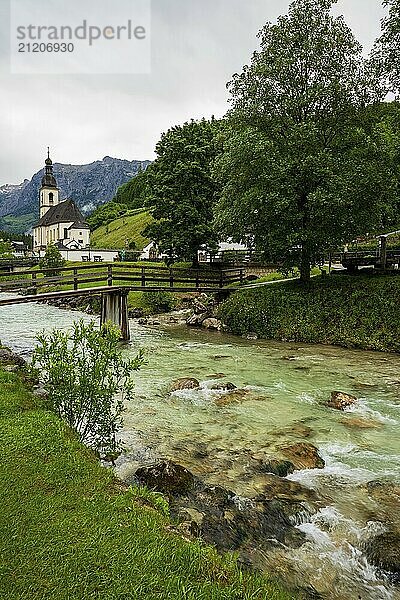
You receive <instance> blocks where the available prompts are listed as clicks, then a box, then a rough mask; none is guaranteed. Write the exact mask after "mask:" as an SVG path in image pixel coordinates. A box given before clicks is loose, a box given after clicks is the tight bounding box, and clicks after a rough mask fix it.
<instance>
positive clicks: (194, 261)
mask: <svg viewBox="0 0 400 600" xmlns="http://www.w3.org/2000/svg"><path fill="white" fill-rule="evenodd" d="M199 266H200V264H199V256H198V254H197V252H196V254H195V255H194V256H193V259H192V269H198V268H199Z"/></svg>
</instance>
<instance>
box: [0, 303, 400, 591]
mask: <svg viewBox="0 0 400 600" xmlns="http://www.w3.org/2000/svg"><path fill="white" fill-rule="evenodd" d="M77 318H83V319H85V320H90V317H89V316H87V315H83V314H81V313H77V312H70V311H64V310H60V309H57V308H55V307H51V306H47V305H39V304H27V305H17V306H9V307H7V306H5V307H1V308H0V339H1V341H2V343H3V344H5V345H8V346H10V347H12V348H14V349H15V350H16V351H18V352H20V353H22V354H25V355H27V356H28V355H29V353H30V352H31V350H32V348H33V346H34V343H35V336H36V334H37V333H38V332H39V331H42V330H43V329H46V330H49V329H51V328H53V327H56V326H57V327H59V328H69V327H70V326H71V324H72V322H73V321H74V320H76V319H77ZM131 334H132V341H131V344H130V345H129V346H127V347H126V349H125V352H127V353H128V354H130V353H135V352H136V351H137V350H138V349H139V348H143V349H144V351H145V356H146V361H147V364H145V365H144V366H143V367H142V369H141V370H140V372H138V373H137V374H135V388H136V393H135V399H134V401H132V402H131V403H130V404H129V406H128V407H127V408H128V410H127V413H126V415H125V423H124V429H123V433H122V438H123V442H124V444H125V447H126V449H127V450H126V454H125V455H124V456H123V457H121V458H120V459H119V460H118V463H117V467H116V470H117V474H118V475H119V476H120V477H121V478H123V479H125V480H126V481H131V480H132V476H133V473H134V471H135V469H136V468H137V467H138V466H139V465H142V464H146V463H151V462H153V461H154V460H156V459H157V458H158V457H168V458H171V459H172V460H174V461H176V462H179V463H180V464H182V465H184V466H186V467H187V468H189V469H190V470H191V471H192V472H193V473H194V474H196V475H198V476H200V477H201V478H203V479H204V480H205V481H207V482H209V483H210V484H217V483H218V484H219V485H222V486H225V487H227V488H228V489H231V490H233V491H234V492H235V493H236V494H238V495H240V496H246V497H252V496H254V495H256V494H257V493H259V492H260V490H261V489H262V484H263V481H262V479H263V475H262V474H260V473H257V472H255V473H254V472H253V471H252V470H251V469H249V456H250V457H251V456H257V455H260V453H266V454H270V453H271V452H273V451H274V450H275V449H276V448H277V447H279V446H280V445H282V444H287V443H294V442H298V441H305V440H306V441H307V442H311V443H313V444H314V445H316V446H317V447H318V448H319V450H320V454H321V456H322V457H323V458H324V460H325V463H326V466H325V468H323V469H313V470H304V471H295V472H294V473H293V474H292V475H289V476H288V478H289V479H291V480H294V481H297V482H300V483H302V484H303V485H305V486H307V487H309V488H313V489H315V490H318V492H319V493H320V494H322V495H323V497H324V498H326V499H328V501H327V502H325V505H324V506H323V507H321V508H320V509H319V510H318V511H317V512H316V513H315V514H314V515H313V516H312V517H310V518H309V519H307V520H306V521H305V522H302V523H299V524H298V528H299V529H300V530H301V531H303V532H304V533H305V535H306V536H307V541H306V543H305V544H304V545H303V546H302V547H301V548H299V549H296V550H293V549H285V548H282V549H277V550H276V551H275V552H274V553H272V554H271V555H270V556H268V557H266V558H265V566H266V568H269V569H273V570H274V572H277V573H280V574H281V575H282V576H283V577H285V578H286V579H289V580H290V581H291V582H292V583H297V584H299V583H302V584H303V585H304V584H306V585H313V586H314V587H315V589H317V590H318V591H319V592H320V593H321V594H322V596H323V598H326V599H329V600H347V599H348V600H352V599H353V598H354V599H356V600H358V599H359V598H362V600H380V599H382V600H388V599H393V600H399V599H400V588H399V587H397V588H396V587H394V586H392V585H391V584H390V583H389V581H387V580H385V579H384V578H383V577H382V575H379V573H378V572H377V571H376V570H375V568H374V567H373V566H372V565H371V564H369V563H368V561H367V559H366V558H365V556H364V555H363V554H362V552H361V550H360V548H362V546H363V543H365V542H366V541H368V540H369V539H372V538H373V536H375V535H377V534H378V533H380V532H382V531H384V530H385V529H386V528H388V527H389V526H390V527H391V528H392V529H393V528H395V530H396V531H397V532H399V531H400V507H399V502H398V498H399V496H398V493H399V490H400V488H399V487H397V488H396V485H397V486H400V461H399V458H400V440H399V435H398V433H399V422H400V368H399V367H400V357H399V356H396V355H389V354H380V353H375V352H363V351H353V350H346V349H341V348H334V347H328V346H317V345H299V344H283V343H278V342H269V341H260V340H256V341H255V340H245V339H241V338H237V337H234V336H229V335H225V334H218V333H210V332H206V331H203V330H194V329H188V328H186V327H184V326H179V325H168V326H166V325H164V326H163V325H161V326H140V325H138V324H137V323H136V322H133V321H132V322H131ZM179 377H195V378H197V379H198V380H199V381H200V382H201V387H200V389H198V390H185V391H180V392H175V393H173V394H170V393H169V387H170V385H171V383H172V382H173V381H174V380H175V379H177V378H179ZM219 381H230V382H232V383H233V384H235V385H236V386H237V387H238V388H239V389H240V390H244V393H242V395H241V397H240V398H235V397H233V398H234V401H233V402H231V401H230V399H229V396H225V397H224V395H223V394H221V392H220V391H215V390H211V386H212V385H213V384H214V383H216V382H219ZM333 390H341V391H343V392H347V393H350V394H354V395H355V396H357V397H358V398H359V400H358V402H357V403H356V405H355V406H353V407H352V408H351V409H349V410H347V411H346V412H345V413H343V412H340V411H335V410H332V409H329V408H327V407H325V406H324V405H323V402H324V401H325V400H328V399H329V397H330V393H331V391H333ZM199 449H200V450H201V451H199ZM378 480H379V481H380V482H384V484H385V485H387V484H388V483H389V484H390V485H389V487H385V485H384V486H377V488H376V486H375V488H376V489H378V492H377V493H375V495H374V493H371V489H375V488H374V486H373V487H372V488H368V487H367V485H366V484H367V483H369V482H373V481H378ZM376 489H375V491H376ZM379 490H380V491H379ZM382 490H383V491H382ZM388 490H389V491H388ZM389 523H390V525H388V524H389Z"/></svg>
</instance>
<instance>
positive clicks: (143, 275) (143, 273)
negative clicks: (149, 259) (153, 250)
mask: <svg viewBox="0 0 400 600" xmlns="http://www.w3.org/2000/svg"><path fill="white" fill-rule="evenodd" d="M142 287H146V272H145V270H144V267H142Z"/></svg>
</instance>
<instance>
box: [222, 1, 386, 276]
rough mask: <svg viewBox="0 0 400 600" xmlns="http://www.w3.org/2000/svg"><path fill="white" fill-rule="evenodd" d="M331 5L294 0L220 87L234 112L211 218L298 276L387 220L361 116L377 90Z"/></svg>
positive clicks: (379, 143) (378, 152)
mask: <svg viewBox="0 0 400 600" xmlns="http://www.w3.org/2000/svg"><path fill="white" fill-rule="evenodd" d="M333 3H334V0H295V1H294V2H292V3H291V5H290V7H289V12H288V14H287V15H284V16H281V17H279V19H278V22H277V24H275V25H273V24H270V23H267V25H266V26H265V27H264V28H263V29H262V30H261V32H260V34H259V36H260V39H261V50H260V51H258V52H255V53H254V54H253V58H252V61H251V64H250V65H249V66H246V67H244V69H243V72H242V73H241V74H236V75H235V76H234V78H233V80H232V81H231V82H230V83H229V84H228V86H229V89H230V92H231V103H232V110H231V111H230V114H229V119H228V127H227V131H226V136H225V148H224V149H225V151H224V154H223V156H222V157H221V158H220V160H219V161H218V162H217V168H216V173H217V174H218V175H219V177H220V179H221V182H222V184H223V185H224V189H223V194H222V198H221V201H220V202H219V205H218V208H217V222H218V224H219V226H220V227H221V228H222V230H223V231H224V232H225V233H226V234H228V235H230V236H232V237H233V238H234V239H236V240H238V241H239V240H241V241H248V240H249V239H251V240H253V242H254V243H255V245H256V246H257V247H258V248H259V249H263V250H266V251H268V253H269V254H270V255H271V254H278V255H279V256H282V255H284V257H285V259H286V262H287V265H288V266H294V265H300V269H301V276H302V279H308V278H309V275H310V267H311V265H312V264H316V263H317V262H318V260H319V259H320V256H321V254H323V253H325V252H326V250H327V249H329V248H331V247H334V246H336V245H337V244H339V243H341V242H343V241H345V240H346V239H348V238H349V237H350V239H351V237H352V236H354V235H357V234H362V233H363V232H366V231H371V230H373V229H375V228H379V227H380V226H381V225H382V222H383V221H384V220H385V219H386V218H387V216H386V214H385V209H386V207H387V205H388V204H389V203H390V193H391V191H390V186H391V183H392V180H393V177H392V172H391V171H390V169H389V168H387V167H386V166H385V162H384V158H385V153H386V152H388V151H389V150H387V149H386V146H385V144H386V139H385V138H384V136H382V135H381V133H380V132H379V131H376V130H374V131H372V132H371V133H370V134H367V132H366V131H365V129H364V128H363V123H362V119H361V118H360V111H362V110H363V108H364V107H365V106H366V105H367V104H368V103H370V102H373V101H374V100H376V98H377V97H378V95H379V93H380V87H379V86H378V84H377V82H376V79H375V78H374V77H373V76H372V75H370V73H369V70H368V69H367V65H366V62H365V61H364V59H363V57H362V52H361V46H360V44H359V43H358V42H357V40H356V39H355V37H354V35H353V34H352V32H351V30H350V29H349V28H348V26H347V25H346V23H345V21H344V19H343V17H338V18H334V17H333V16H331V14H330V9H331V6H332V4H333Z"/></svg>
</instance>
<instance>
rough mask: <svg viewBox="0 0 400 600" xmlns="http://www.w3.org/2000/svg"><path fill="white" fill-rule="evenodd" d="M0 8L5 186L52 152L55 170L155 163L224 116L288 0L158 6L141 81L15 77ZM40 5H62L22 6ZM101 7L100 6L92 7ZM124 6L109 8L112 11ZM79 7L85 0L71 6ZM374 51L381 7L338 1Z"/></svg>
mask: <svg viewBox="0 0 400 600" xmlns="http://www.w3.org/2000/svg"><path fill="white" fill-rule="evenodd" d="M18 1H19V0H0V32H1V35H0V139H1V150H0V185H2V184H5V183H19V182H21V181H22V180H23V179H24V178H30V177H31V176H32V174H33V173H34V172H36V171H37V170H39V169H40V168H41V166H42V164H43V160H44V155H45V150H46V147H47V146H48V145H49V146H50V147H51V151H52V157H53V159H54V160H55V161H57V162H63V163H73V164H83V163H89V162H92V161H94V160H98V159H101V158H103V157H104V156H105V155H109V156H114V157H118V158H126V159H129V160H133V159H138V160H144V159H152V158H154V146H155V144H156V142H157V140H158V139H159V137H160V134H161V133H162V132H163V131H165V130H167V129H168V128H169V127H170V126H171V125H174V124H176V123H182V122H184V121H186V120H188V119H190V118H192V117H193V118H199V117H203V116H205V117H210V116H211V115H213V114H214V115H215V116H222V115H223V114H224V113H225V112H226V109H227V97H228V96H227V91H226V82H227V81H229V80H230V78H231V75H232V74H233V73H235V72H237V71H239V70H241V67H242V66H243V64H245V63H247V62H248V61H249V58H250V56H251V53H252V51H253V50H254V49H255V48H256V47H257V38H256V34H257V31H258V30H259V29H260V28H261V27H262V25H263V24H264V23H265V22H266V21H273V20H275V19H276V17H277V16H278V15H279V14H282V13H284V12H286V10H287V7H288V5H289V0H152V13H151V14H152V29H151V45H152V59H151V72H150V73H149V74H141V75H134V74H133V75H132V74H130V75H94V74H89V75H33V74H27V75H15V74H11V73H10V61H9V43H10V33H9V30H10V26H9V22H10V2H18ZM24 1H25V2H31V4H32V7H34V6H35V8H37V7H38V5H40V4H42V5H43V6H46V5H48V3H49V2H52V1H57V0H47V1H46V2H45V1H44V0H24ZM92 1H93V7H95V6H96V4H97V3H98V2H99V0H92ZM118 2H124V3H125V4H126V2H132V4H134V2H135V0H113V2H108V6H109V7H110V10H112V9H113V7H115V5H116V4H118ZM71 3H72V4H73V5H75V3H77V4H78V5H79V0H69V4H70V5H71ZM335 12H336V13H338V12H340V13H342V14H344V15H345V17H346V20H347V22H348V23H349V25H350V26H351V27H352V28H353V30H354V32H355V34H356V36H357V38H358V39H359V40H360V42H361V43H362V44H363V46H364V48H365V50H366V51H368V50H369V49H370V47H371V45H372V43H373V41H374V39H375V38H376V37H377V36H378V34H379V28H380V19H381V18H382V16H383V15H384V9H383V8H382V6H381V2H380V0H339V2H338V4H337V6H336V7H335Z"/></svg>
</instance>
